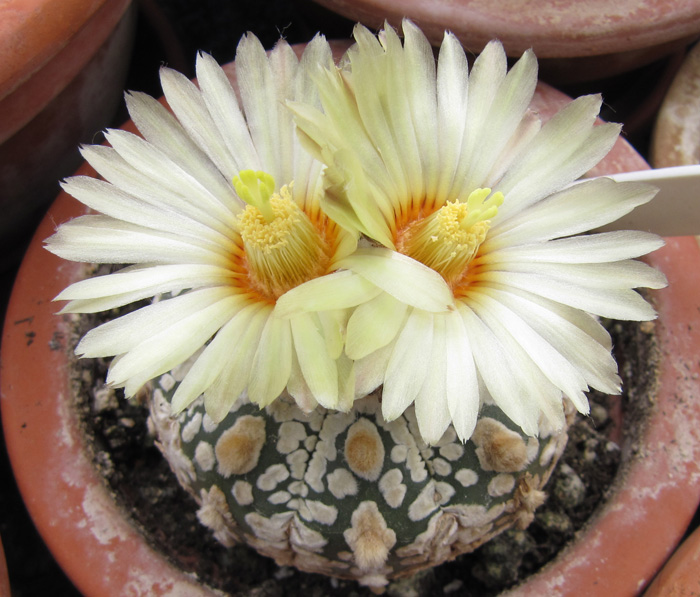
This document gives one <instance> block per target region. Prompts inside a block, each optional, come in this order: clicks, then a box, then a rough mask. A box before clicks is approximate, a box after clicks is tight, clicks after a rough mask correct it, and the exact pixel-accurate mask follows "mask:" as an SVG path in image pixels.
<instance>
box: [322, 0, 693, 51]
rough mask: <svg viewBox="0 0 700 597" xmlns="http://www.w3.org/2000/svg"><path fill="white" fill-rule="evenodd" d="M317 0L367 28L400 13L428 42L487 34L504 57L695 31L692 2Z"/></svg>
mask: <svg viewBox="0 0 700 597" xmlns="http://www.w3.org/2000/svg"><path fill="white" fill-rule="evenodd" d="M315 1H316V2H317V3H318V4H321V5H322V6H324V7H326V8H328V9H329V10H332V11H334V12H337V13H339V14H342V15H343V16H344V17H346V18H349V19H351V20H357V21H360V22H362V23H365V24H367V25H369V26H371V27H375V28H381V27H382V26H383V25H384V21H385V20H386V21H388V22H389V23H390V24H391V25H393V26H394V27H397V26H399V25H400V23H401V19H402V18H404V17H408V18H409V19H411V20H414V21H415V22H416V24H418V25H419V26H420V27H421V29H422V30H423V32H424V33H425V34H426V35H427V36H428V38H429V39H430V41H431V42H432V43H433V44H439V43H440V41H441V40H442V38H443V35H444V31H445V23H449V30H450V31H452V32H453V33H454V34H455V35H456V36H457V37H458V38H459V39H460V40H461V41H462V42H463V43H464V44H465V47H468V49H469V50H470V51H472V52H480V51H481V50H482V49H483V48H484V46H485V45H486V44H487V43H488V42H489V41H491V40H492V39H499V40H501V41H502V42H503V44H504V46H505V47H506V49H507V52H508V54H509V55H511V56H516V55H518V56H519V55H520V54H522V53H523V52H524V51H525V50H527V49H529V48H532V49H533V50H535V53H536V54H537V56H538V57H539V58H540V59H542V58H573V57H581V56H601V55H606V54H617V53H619V52H624V53H627V52H630V51H635V50H641V49H643V48H653V47H657V46H658V47H660V48H663V46H664V45H665V44H668V43H670V42H672V41H674V40H679V39H685V38H690V37H692V36H697V34H698V33H699V32H700V12H698V10H697V3H695V2H694V1H693V0H665V1H648V0H646V1H644V2H640V1H639V0H617V1H616V2H611V1H610V0H597V1H595V2H578V1H576V0H573V1H570V2H561V1H554V0H536V1H535V2H534V3H533V4H535V5H536V7H535V8H534V9H533V10H525V11H524V10H523V9H522V0H476V1H475V0H432V1H431V2H425V1H424V0H401V1H396V0H353V1H351V2H350V1H348V0H315Z"/></svg>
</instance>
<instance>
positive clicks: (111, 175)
mask: <svg viewBox="0 0 700 597" xmlns="http://www.w3.org/2000/svg"><path fill="white" fill-rule="evenodd" d="M81 153H82V155H83V157H84V158H85V159H86V160H87V161H88V163H89V164H90V165H91V166H92V167H93V168H95V170H97V172H98V174H99V175H100V176H102V177H103V178H104V179H105V180H107V181H109V182H110V183H112V184H113V185H114V186H115V187H118V188H119V189H121V190H122V191H124V192H126V193H128V194H129V195H131V196H132V197H136V198H138V199H141V200H142V201H145V202H146V203H149V204H152V205H155V206H158V207H161V208H163V209H166V210H172V211H175V212H176V213H181V214H183V215H185V216H188V217H190V218H191V219H193V220H195V221H197V222H201V223H202V224H205V225H207V226H209V227H210V228H212V229H213V230H221V231H227V230H230V229H231V227H232V226H234V225H235V223H234V222H235V220H234V217H233V214H231V213H229V212H228V211H226V210H225V209H224V208H223V206H222V205H221V203H220V202H219V201H216V200H215V201H211V195H210V194H208V193H205V194H203V195H199V196H198V195H196V194H193V195H189V196H187V195H184V194H182V193H180V189H177V190H172V187H171V188H168V187H163V186H161V185H160V183H159V182H157V181H154V180H152V179H150V178H149V177H148V176H146V175H145V174H143V173H141V172H140V171H139V170H137V169H135V168H133V167H132V166H131V165H130V164H129V163H128V162H127V161H126V160H124V159H123V158H122V157H121V156H120V155H119V154H118V153H117V152H116V151H115V150H114V149H113V148H111V147H102V146H99V145H92V146H88V147H83V148H82V150H81ZM193 198H194V199H196V201H192V199H193Z"/></svg>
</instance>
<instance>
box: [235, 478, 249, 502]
mask: <svg viewBox="0 0 700 597" xmlns="http://www.w3.org/2000/svg"><path fill="white" fill-rule="evenodd" d="M231 494H232V495H233V499H235V500H236V502H237V503H238V505H240V506H249V505H250V504H252V503H253V486H252V485H251V484H250V483H248V481H240V480H239V481H236V482H235V483H234V484H233V487H232V488H231Z"/></svg>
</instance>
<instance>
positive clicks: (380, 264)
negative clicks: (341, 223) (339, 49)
mask: <svg viewBox="0 0 700 597" xmlns="http://www.w3.org/2000/svg"><path fill="white" fill-rule="evenodd" d="M337 265H338V267H343V268H347V269H350V270H352V271H353V272H355V273H357V274H359V275H360V276H362V277H363V278H366V279H367V280H369V281H370V282H372V284H374V285H376V286H377V287H378V288H381V289H382V290H383V291H384V292H387V293H389V294H390V295H391V296H393V297H394V298H396V299H398V300H399V301H401V302H404V303H406V304H407V305H410V306H412V307H418V308H419V309H425V310H426V311H434V312H440V311H447V310H448V309H449V308H450V306H451V305H452V303H453V298H452V292H451V291H450V289H449V288H448V286H447V285H446V284H445V281H444V280H443V279H442V277H441V276H440V275H439V274H437V272H435V271H434V270H432V269H430V268H429V267H426V266H424V265H423V264H422V263H420V262H418V261H415V260H414V259H411V258H410V257H406V256H405V255H402V254H401V253H397V252H396V251H390V250H388V249H381V248H372V249H358V250H357V251H355V253H353V254H352V255H350V256H349V257H346V258H345V259H342V260H341V261H339V262H338V264H337Z"/></svg>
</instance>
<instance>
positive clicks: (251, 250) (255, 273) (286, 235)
mask: <svg viewBox="0 0 700 597" xmlns="http://www.w3.org/2000/svg"><path fill="white" fill-rule="evenodd" d="M248 173H250V171H247V170H246V171H244V172H241V174H240V177H236V179H235V180H234V186H235V188H236V192H237V193H238V195H239V197H241V199H243V200H244V201H246V202H247V203H248V205H247V206H246V208H245V209H244V210H243V211H242V212H241V213H240V214H238V217H237V219H238V228H239V233H240V235H241V239H242V240H243V246H244V249H245V258H244V259H245V266H246V269H247V270H248V278H249V281H250V284H251V287H252V288H253V289H254V290H256V291H257V292H259V293H260V294H262V295H263V296H264V297H265V298H267V299H269V300H271V301H275V300H277V299H278V298H279V297H280V296H282V295H283V294H284V293H285V292H287V291H288V290H291V289H292V288H295V287H296V286H299V285H300V284H303V283H304V282H308V281H309V280H311V279H313V278H317V277H318V276H321V275H323V274H324V273H325V271H326V268H327V266H328V263H329V260H330V258H329V254H330V249H329V247H328V244H327V242H326V240H325V238H324V237H323V236H322V234H321V233H320V231H319V230H318V229H317V228H316V227H315V226H314V225H313V224H312V223H311V220H310V219H309V217H308V216H307V215H306V213H304V211H303V210H302V209H301V208H300V207H299V205H297V203H296V202H295V201H294V199H293V198H292V194H291V188H290V187H291V184H290V185H289V186H283V187H282V188H281V189H280V191H279V193H273V192H272V190H271V189H273V188H274V181H272V182H271V183H270V181H271V180H272V179H271V177H269V175H266V174H265V173H263V172H258V173H254V174H255V176H258V177H260V178H262V179H263V180H264V181H265V183H264V184H263V182H259V183H258V184H257V186H256V184H255V182H256V181H257V180H258V179H257V178H256V179H253V180H250V176H248V175H247V174H248ZM244 174H246V176H245V178H244Z"/></svg>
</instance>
